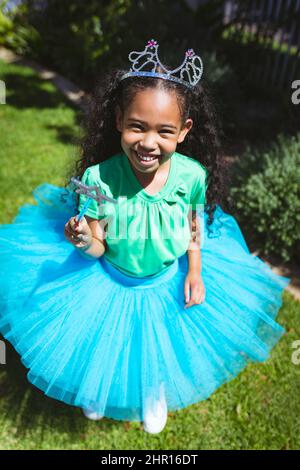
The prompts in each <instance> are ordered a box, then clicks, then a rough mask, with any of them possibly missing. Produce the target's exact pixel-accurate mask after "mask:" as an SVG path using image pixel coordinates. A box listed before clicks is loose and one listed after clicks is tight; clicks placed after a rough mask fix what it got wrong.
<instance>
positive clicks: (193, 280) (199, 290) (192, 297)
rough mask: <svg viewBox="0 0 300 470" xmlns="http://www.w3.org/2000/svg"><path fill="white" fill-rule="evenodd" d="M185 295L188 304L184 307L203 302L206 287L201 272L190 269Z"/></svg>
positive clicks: (186, 280) (185, 285)
mask: <svg viewBox="0 0 300 470" xmlns="http://www.w3.org/2000/svg"><path fill="white" fill-rule="evenodd" d="M190 291H191V292H190ZM184 297H185V301H186V302H187V304H186V305H185V306H184V308H188V307H191V306H192V305H195V304H201V303H202V302H204V300H205V287H204V284H203V280H202V277H201V274H199V273H198V272H193V271H189V272H188V274H187V276H186V278H185V283H184Z"/></svg>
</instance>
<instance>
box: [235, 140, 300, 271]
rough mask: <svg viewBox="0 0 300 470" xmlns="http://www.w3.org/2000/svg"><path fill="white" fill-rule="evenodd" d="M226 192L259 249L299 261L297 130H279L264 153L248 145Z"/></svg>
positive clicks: (299, 155) (299, 144) (299, 150)
mask: <svg viewBox="0 0 300 470" xmlns="http://www.w3.org/2000/svg"><path fill="white" fill-rule="evenodd" d="M229 194H230V199H231V202H232V203H233V202H234V205H235V206H236V208H237V211H238V215H237V217H238V219H239V221H240V222H241V223H242V224H243V227H244V229H245V233H248V234H249V237H250V239H251V241H252V242H253V243H254V245H255V246H256V248H257V249H258V250H259V251H260V252H262V253H264V254H266V255H270V254H275V255H279V256H280V257H281V258H282V259H283V261H290V260H291V259H292V258H294V259H295V260H296V261H298V262H299V261H300V134H298V135H297V136H294V137H291V138H288V137H284V136H283V135H282V134H280V135H279V136H278V141H277V142H275V143H274V144H273V146H272V148H271V149H270V150H269V151H264V152H263V153H261V152H258V151H256V152H254V153H252V152H251V150H250V149H249V147H248V148H247V150H246V152H245V154H244V155H243V158H242V159H241V160H240V161H239V162H238V163H237V164H236V167H235V182H234V184H233V187H232V188H231V190H230V193H229Z"/></svg>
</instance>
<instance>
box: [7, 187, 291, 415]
mask: <svg viewBox="0 0 300 470" xmlns="http://www.w3.org/2000/svg"><path fill="white" fill-rule="evenodd" d="M33 194H34V197H35V199H36V201H37V205H29V204H27V205H24V206H22V207H21V208H20V209H19V212H18V214H17V216H16V218H15V219H14V221H13V223H12V224H4V225H2V226H1V227H0V256H1V258H0V259H1V268H0V276H1V285H0V332H1V333H2V335H3V337H4V338H5V339H6V340H7V341H9V342H10V343H11V344H12V345H13V347H14V348H15V350H16V351H17V352H18V353H19V354H20V359H21V361H22V363H23V364H24V366H25V367H26V368H27V369H29V371H28V373H27V378H28V380H29V381H30V382H31V383H32V384H33V385H35V386H36V387H37V388H39V389H41V390H42V391H43V392H44V393H45V394H46V395H47V396H49V397H52V398H54V399H56V400H60V401H62V402H65V403H67V404H70V405H74V406H78V407H82V408H89V409H93V410H94V411H96V412H97V413H99V414H102V415H104V416H106V417H109V418H113V419H117V420H130V421H143V418H144V415H145V410H146V409H147V407H149V406H152V404H153V403H154V401H155V400H158V399H159V397H160V390H161V388H160V387H161V386H162V387H163V390H164V394H165V399H166V403H167V407H168V410H169V411H174V410H178V409H182V408H185V407H187V406H189V405H191V404H193V403H197V402H199V401H201V400H205V399H206V398H208V397H209V396H210V395H211V394H212V393H213V392H214V391H215V390H216V389H217V388H218V387H220V385H222V384H223V383H225V382H228V381H229V380H231V379H233V378H234V377H235V376H237V374H238V373H239V372H241V371H242V370H243V369H244V368H245V366H246V365H247V364H248V363H249V362H263V361H265V360H266V359H267V358H268V357H269V354H270V351H271V350H272V348H273V347H274V346H275V345H276V343H277V342H278V340H279V339H280V337H281V336H282V335H283V334H284V333H285V330H284V328H283V327H282V326H281V325H279V324H278V323H277V322H276V315H277V313H278V310H279V309H280V307H281V305H282V292H283V290H284V289H285V287H286V285H287V284H288V283H289V281H290V279H288V278H286V277H283V276H278V275H276V274H275V273H273V272H272V271H271V269H270V268H269V267H268V266H267V265H266V264H265V263H264V262H263V261H262V260H261V259H260V258H258V257H255V256H253V255H251V253H250V252H249V249H248V248H247V245H246V242H245V240H244V237H243V235H242V232H241V230H240V228H239V226H238V223H237V221H236V220H235V218H234V217H233V216H231V215H229V214H227V213H225V212H224V211H223V210H222V209H221V207H220V206H218V208H217V212H216V215H215V222H214V224H213V227H212V229H213V230H214V232H213V234H212V235H211V236H208V234H207V229H206V224H204V227H205V228H204V230H205V233H204V241H205V242H204V243H203V245H202V248H201V256H202V278H203V282H204V285H205V290H206V296H205V301H204V302H203V303H202V304H196V305H193V306H192V307H190V308H187V309H184V305H185V299H184V281H185V277H186V274H187V270H188V259H187V254H185V255H183V256H181V257H180V258H178V259H177V260H176V261H175V262H174V263H173V264H172V265H171V266H169V267H168V268H167V269H166V270H165V271H163V273H161V274H159V275H156V276H152V277H145V278H135V277H131V276H127V275H125V274H124V273H122V272H121V271H120V270H118V269H116V268H115V267H114V266H113V265H112V264H111V263H110V262H109V261H108V260H106V259H105V256H102V257H101V258H99V259H95V260H89V259H86V258H84V257H83V256H82V255H81V254H80V253H79V252H78V251H77V250H76V249H75V248H74V247H73V246H72V245H71V244H70V243H69V242H67V240H66V239H65V237H64V225H65V223H66V222H67V220H68V219H69V218H70V217H71V216H74V215H75V214H76V213H77V211H76V204H75V199H74V193H71V192H68V191H66V190H65V189H64V188H60V187H57V186H53V185H50V184H43V185H41V186H39V187H38V188H36V189H35V191H34V193H33ZM205 220H206V214H205Z"/></svg>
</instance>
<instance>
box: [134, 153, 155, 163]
mask: <svg viewBox="0 0 300 470" xmlns="http://www.w3.org/2000/svg"><path fill="white" fill-rule="evenodd" d="M137 155H138V157H139V158H140V159H141V160H144V161H145V162H151V161H152V160H156V157H145V156H144V155H141V154H140V153H137Z"/></svg>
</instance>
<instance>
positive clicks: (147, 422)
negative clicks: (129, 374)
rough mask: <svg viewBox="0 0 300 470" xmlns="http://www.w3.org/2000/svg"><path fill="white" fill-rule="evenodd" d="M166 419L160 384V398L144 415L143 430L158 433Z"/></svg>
mask: <svg viewBox="0 0 300 470" xmlns="http://www.w3.org/2000/svg"><path fill="white" fill-rule="evenodd" d="M167 419H168V408H167V403H166V399H165V395H164V391H163V386H162V385H161V386H160V398H159V400H157V401H156V402H155V403H154V407H153V408H152V409H151V408H149V409H148V410H147V411H146V413H145V416H144V431H146V432H148V433H149V434H158V433H159V432H161V431H162V430H163V429H164V427H165V425H166V423H167Z"/></svg>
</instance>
